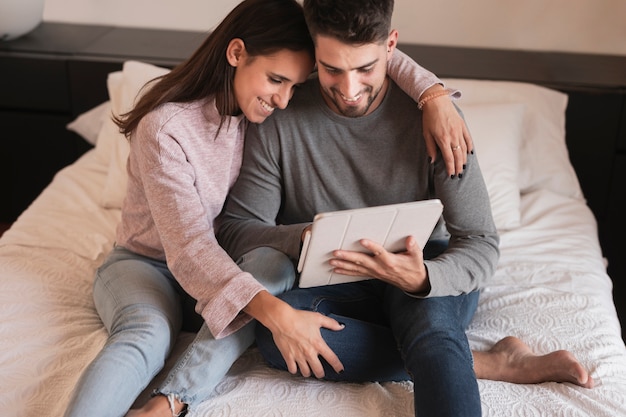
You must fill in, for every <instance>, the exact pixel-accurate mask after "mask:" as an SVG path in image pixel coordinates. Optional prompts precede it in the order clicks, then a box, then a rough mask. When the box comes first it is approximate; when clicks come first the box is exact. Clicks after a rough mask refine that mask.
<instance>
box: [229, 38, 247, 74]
mask: <svg viewBox="0 0 626 417" xmlns="http://www.w3.org/2000/svg"><path fill="white" fill-rule="evenodd" d="M245 53H246V44H245V43H244V42H243V40H242V39H239V38H234V39H231V41H230V42H229V43H228V47H227V48H226V59H227V60H228V63H229V64H230V65H231V66H233V67H236V66H238V65H239V64H240V63H241V60H242V58H243V56H244V54H245Z"/></svg>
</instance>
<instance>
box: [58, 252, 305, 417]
mask: <svg viewBox="0 0 626 417" xmlns="http://www.w3.org/2000/svg"><path fill="white" fill-rule="evenodd" d="M239 264H240V266H241V267H242V268H245V270H247V271H249V272H251V273H252V274H253V275H254V277H255V278H257V279H258V280H259V281H260V282H261V283H262V284H263V285H264V286H265V288H266V289H267V290H268V291H269V292H270V293H273V294H279V293H282V292H284V291H286V290H288V289H289V288H291V287H292V285H293V283H294V279H295V272H294V268H293V264H292V263H291V262H290V261H289V260H288V259H287V258H286V256H285V255H283V254H282V253H280V252H277V251H273V250H270V249H267V248H260V249H257V250H254V251H251V252H249V253H248V254H246V255H245V256H244V257H243V258H242V259H240V261H239ZM248 265H249V266H248ZM187 297H188V296H187V294H186V293H185V292H184V291H183V290H182V288H181V287H180V285H179V284H178V282H177V281H176V280H175V278H174V277H173V276H172V273H171V272H170V271H169V269H168V268H167V265H166V264H165V263H164V262H161V261H157V260H154V259H150V258H146V257H143V256H140V255H137V254H135V253H133V252H131V251H129V250H126V249H124V248H122V247H119V246H118V247H116V248H114V250H113V251H112V252H111V254H110V255H109V257H108V258H107V260H106V261H105V263H104V264H103V265H102V266H101V267H100V268H99V269H98V271H97V273H96V278H95V281H94V301H95V304H96V309H97V310H98V314H100V317H101V318H102V321H103V323H104V325H105V326H106V328H107V330H108V331H109V337H108V339H107V341H106V344H105V345H104V347H103V348H102V350H101V351H100V353H99V354H98V355H97V356H96V358H95V359H94V360H93V361H92V362H91V364H90V365H89V366H88V367H87V369H86V370H85V372H84V373H83V375H82V376H81V378H80V380H79V381H78V384H77V386H76V388H75V390H74V392H73V394H72V398H71V399H70V403H69V407H68V409H67V411H66V414H65V416H66V417H79V416H80V417H85V416H89V417H100V416H102V417H105V416H106V417H109V416H110V417H120V416H124V415H125V414H126V413H127V412H128V410H129V408H130V407H131V405H132V404H133V402H134V401H135V399H136V398H137V397H138V396H139V394H141V392H142V391H143V390H144V389H145V388H146V386H147V385H148V384H149V383H150V381H151V380H152V379H153V378H154V377H155V376H156V374H157V373H158V372H159V371H160V370H161V369H162V368H163V366H164V364H165V360H166V359H167V357H168V356H169V354H170V352H171V350H172V348H173V345H174V342H175V341H176V337H177V336H178V333H179V331H180V329H181V326H182V323H183V304H184V302H183V300H184V299H185V298H187ZM253 325H254V323H250V324H248V325H247V326H245V327H243V328H242V329H241V330H239V331H238V332H236V333H234V334H232V335H230V336H228V337H225V338H223V339H219V340H216V339H215V338H214V337H213V336H212V334H211V332H210V331H209V330H208V328H207V326H206V325H204V324H203V325H202V327H201V328H200V330H199V332H198V334H197V336H196V338H195V339H194V341H193V342H192V343H191V344H190V345H189V347H188V348H187V350H186V351H185V352H184V353H183V355H182V356H181V357H180V359H179V360H178V362H177V363H176V364H175V365H174V367H173V368H172V371H171V372H170V374H169V375H168V376H167V378H166V380H165V382H164V383H163V385H162V386H161V387H160V388H159V389H158V390H157V391H158V392H159V393H163V394H170V393H173V394H175V395H176V396H177V397H178V398H180V399H181V401H183V402H185V403H187V404H188V405H189V406H190V408H193V406H194V404H197V403H199V402H201V401H203V400H205V399H206V398H208V397H210V395H211V394H212V393H213V391H214V388H215V386H216V385H217V384H218V383H219V382H220V381H221V380H222V379H223V377H224V375H225V374H226V372H228V370H229V369H230V367H231V365H232V364H233V362H234V361H235V360H236V359H237V358H238V357H239V356H240V355H241V354H242V353H243V352H244V351H245V350H246V349H247V348H248V347H249V346H250V345H251V344H252V342H253V340H254V327H253Z"/></svg>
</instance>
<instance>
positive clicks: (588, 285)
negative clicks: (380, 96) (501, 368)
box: [0, 151, 626, 417]
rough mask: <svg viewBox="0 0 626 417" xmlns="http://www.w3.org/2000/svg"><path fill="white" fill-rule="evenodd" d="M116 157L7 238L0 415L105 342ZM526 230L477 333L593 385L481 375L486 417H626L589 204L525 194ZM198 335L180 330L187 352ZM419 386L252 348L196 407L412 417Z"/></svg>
mask: <svg viewBox="0 0 626 417" xmlns="http://www.w3.org/2000/svg"><path fill="white" fill-rule="evenodd" d="M105 172H106V163H105V162H104V161H101V160H99V157H98V155H97V154H96V153H94V152H93V151H92V152H89V153H88V154H86V155H85V156H84V157H83V158H81V159H80V160H79V161H78V162H77V163H76V164H74V165H73V166H71V167H70V168H67V169H65V170H63V171H61V172H60V173H59V174H58V175H57V177H56V178H55V180H54V182H53V184H52V185H51V186H50V187H48V188H47V189H46V190H45V192H44V193H43V194H42V195H41V196H40V197H39V198H38V199H37V200H36V201H35V203H33V205H32V206H31V207H30V208H29V209H28V210H27V211H26V212H25V213H24V214H23V215H22V216H21V217H20V219H19V220H18V221H17V222H16V223H15V224H14V226H13V227H12V228H11V229H10V230H9V231H8V232H7V233H6V234H5V235H4V236H3V238H2V239H0V285H1V287H2V291H1V292H0V369H1V370H2V371H1V372H2V373H1V376H2V378H0V410H1V411H0V414H2V415H3V416H20V417H22V416H23V417H46V416H51V417H53V416H54V417H56V416H61V415H62V413H63V410H64V407H65V405H66V403H67V401H68V398H69V395H70V392H71V390H72V387H73V386H74V384H75V383H76V380H77V378H78V377H79V375H80V373H81V371H82V369H83V368H84V367H85V366H86V364H87V363H88V362H89V361H90V360H91V358H93V356H94V355H95V354H96V353H97V352H98V351H99V349H100V348H101V346H102V344H103V343H104V341H105V339H106V331H105V329H104V328H103V326H102V324H101V322H100V320H99V317H98V315H97V313H96V312H95V309H94V307H93V301H92V296H91V283H92V279H93V272H94V269H95V268H96V267H97V266H98V265H99V264H100V263H101V262H102V260H103V259H104V256H105V255H106V253H107V252H108V251H109V250H110V248H111V247H112V243H113V237H114V228H115V225H116V223H117V221H118V219H119V210H117V209H108V210H107V209H103V208H101V207H100V205H99V204H98V197H99V195H100V190H101V189H102V187H103V186H104V181H105ZM521 204H522V209H521V212H522V224H523V226H522V227H521V228H518V229H515V230H513V231H509V232H506V233H504V234H503V235H502V245H501V247H502V258H501V262H500V266H499V269H498V272H497V274H496V276H495V277H494V279H493V281H492V282H491V284H490V285H489V286H488V288H486V289H485V290H484V291H483V294H482V297H481V301H480V305H479V308H478V312H477V314H476V316H475V318H474V320H473V322H472V324H471V327H470V329H469V330H468V334H469V338H470V341H471V345H472V347H473V348H476V349H486V348H488V347H490V346H491V345H492V344H493V343H494V342H496V341H497V340H499V339H501V338H502V337H504V336H506V335H515V336H519V337H521V338H522V339H523V340H524V341H526V342H527V343H528V344H529V345H530V346H531V347H532V348H533V349H534V350H535V351H536V352H537V353H546V352H549V351H552V350H555V349H568V350H570V351H572V352H573V353H574V354H575V355H576V356H577V357H578V358H579V359H580V360H581V361H582V363H583V364H584V365H585V366H586V367H587V368H588V369H589V370H590V371H591V374H592V376H593V378H594V379H595V381H596V387H595V388H593V389H584V388H580V387H577V386H574V385H572V384H557V383H544V384H539V385H515V384H508V383H502V382H493V381H483V380H481V381H479V384H480V391H481V398H482V403H483V414H484V415H485V416H568V417H574V416H589V417H591V416H593V417H599V416H606V417H619V416H626V349H625V347H624V343H623V342H622V340H621V337H620V326H619V323H618V321H617V316H616V313H615V309H614V305H613V302H612V298H611V281H610V279H609V278H608V276H607V275H606V273H605V268H604V265H603V259H602V257H601V253H600V249H599V245H598V242H597V237H596V229H595V221H594V219H593V216H592V215H591V213H590V211H589V210H588V208H587V207H586V206H585V204H584V203H583V202H581V200H577V199H574V198H567V197H562V196H558V195H556V194H553V193H551V192H549V191H542V190H539V191H535V192H533V193H530V194H527V195H525V196H523V197H522V202H521ZM190 337H192V335H190V334H184V335H182V336H181V338H180V342H181V343H180V344H179V345H180V346H179V349H180V348H182V347H183V345H184V343H185V341H189V340H190ZM411 390H412V385H411V383H408V382H407V383H385V384H378V383H367V384H346V383H331V382H323V381H317V380H314V379H304V378H299V377H293V376H290V375H288V374H287V373H283V372H279V371H276V370H272V369H269V368H267V367H266V366H265V365H264V364H263V362H262V360H261V358H260V356H259V354H258V352H257V351H256V350H255V349H254V348H252V349H250V350H249V351H248V352H247V353H246V354H245V355H244V356H243V357H242V358H241V359H240V360H239V361H238V362H237V363H236V364H235V366H234V367H233V368H232V369H231V371H230V373H229V374H228V376H227V378H226V379H225V380H224V381H223V382H222V383H221V384H220V385H219V387H218V392H217V395H216V396H215V397H214V398H212V399H210V400H208V401H206V402H205V403H203V404H202V405H201V406H200V407H199V408H198V409H196V410H193V411H192V412H191V413H190V414H189V416H190V417H199V416H245V417H252V416H263V417H266V416H298V417H301V416H341V417H349V416H355V417H356V416H358V417H364V416H365V417H366V416H372V417H373V416H394V417H402V416H412V415H413V397H412V393H411Z"/></svg>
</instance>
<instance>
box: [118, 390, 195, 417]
mask: <svg viewBox="0 0 626 417" xmlns="http://www.w3.org/2000/svg"><path fill="white" fill-rule="evenodd" d="M175 402H176V405H175V408H176V413H180V412H181V411H182V410H183V408H185V404H183V403H181V402H179V401H178V400H175ZM125 417H172V409H171V408H170V403H169V401H168V399H167V397H166V396H165V395H156V396H154V397H152V398H150V399H149V400H148V402H147V403H146V404H145V405H144V406H143V407H141V408H138V409H136V410H130V411H129V412H128V413H126V416H125Z"/></svg>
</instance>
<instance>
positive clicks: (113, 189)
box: [96, 61, 170, 208]
mask: <svg viewBox="0 0 626 417" xmlns="http://www.w3.org/2000/svg"><path fill="white" fill-rule="evenodd" d="M169 71H170V70H169V69H166V68H161V67H157V66H154V65H150V64H146V63H142V62H137V61H127V62H125V63H124V66H123V69H122V71H117V72H113V73H111V74H109V77H108V79H107V88H108V91H109V98H110V99H111V109H112V112H113V113H114V114H116V115H120V114H123V113H126V112H128V111H130V110H131V109H132V108H133V105H134V104H135V101H136V99H137V98H138V97H139V94H140V93H143V92H144V91H143V90H142V87H143V86H144V85H145V84H146V83H147V82H148V81H150V80H152V79H154V78H156V77H160V76H161V75H164V74H167V73H168V72H169ZM129 150H130V146H129V143H128V140H127V139H126V137H124V135H122V134H121V133H120V132H119V129H118V128H117V126H116V125H115V123H114V122H113V120H112V119H111V118H110V117H109V118H108V119H107V120H106V121H105V122H104V124H103V126H102V129H101V131H100V134H99V135H98V142H97V145H96V151H97V152H99V153H101V154H102V155H105V157H106V158H108V159H107V160H108V163H109V165H108V166H109V168H108V172H107V179H106V183H105V186H104V189H103V191H102V196H101V202H100V203H101V205H102V206H103V207H105V208H121V207H122V202H123V201H124V196H125V195H126V186H127V183H128V174H127V171H126V163H127V161H128V153H129Z"/></svg>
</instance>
